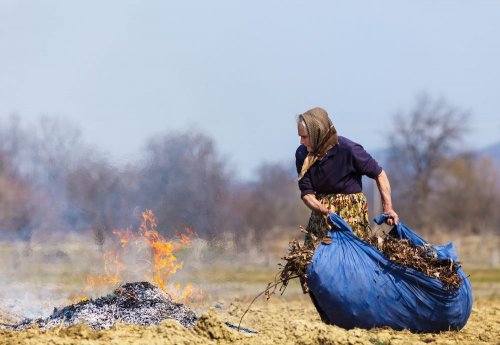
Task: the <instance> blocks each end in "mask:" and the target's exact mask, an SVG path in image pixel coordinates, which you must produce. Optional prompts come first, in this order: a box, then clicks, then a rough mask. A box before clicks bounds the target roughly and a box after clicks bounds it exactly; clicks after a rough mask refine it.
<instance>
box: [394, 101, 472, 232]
mask: <svg viewBox="0 0 500 345" xmlns="http://www.w3.org/2000/svg"><path fill="white" fill-rule="evenodd" d="M467 118H468V113H467V112H465V111H462V110H459V109H457V108H455V107H452V106H450V105H448V104H447V103H446V101H445V100H443V99H437V100H434V99H431V98H430V97H429V96H427V95H425V94H423V95H421V96H419V97H418V99H417V104H416V107H415V109H414V110H412V111H411V112H410V113H408V114H398V115H396V116H395V119H394V120H395V121H394V126H395V128H394V130H393V134H392V135H391V137H390V145H389V158H388V163H387V167H388V170H389V171H390V176H391V183H392V184H393V190H394V198H395V205H396V206H397V208H398V210H399V212H400V216H401V217H402V219H403V220H405V221H406V222H408V223H411V224H413V225H414V226H417V227H420V226H423V225H424V224H425V219H426V214H427V213H428V212H429V210H430V209H431V208H432V206H430V205H429V197H430V194H431V191H432V185H431V181H432V178H433V177H434V174H435V173H436V171H437V168H438V167H439V165H440V163H441V162H442V160H443V159H444V158H446V157H447V156H449V155H451V153H452V152H453V148H454V145H455V144H457V143H459V142H460V141H461V140H462V137H463V134H464V132H465V129H466V120H467Z"/></svg>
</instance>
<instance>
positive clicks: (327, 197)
mask: <svg viewBox="0 0 500 345" xmlns="http://www.w3.org/2000/svg"><path fill="white" fill-rule="evenodd" d="M316 198H317V199H318V200H319V201H320V202H321V203H322V204H323V205H324V206H325V207H327V208H330V209H331V211H332V212H333V213H336V214H338V215H339V216H340V217H341V218H342V219H344V220H345V221H346V222H347V224H349V226H350V227H351V228H352V230H353V231H354V234H355V235H356V236H358V237H359V238H361V239H364V238H366V237H367V236H368V235H369V233H368V232H369V230H368V229H369V222H368V203H367V201H366V196H365V195H364V194H363V193H356V194H318V195H317V196H316ZM306 230H307V231H308V232H310V233H312V234H314V235H315V236H316V237H319V238H323V237H325V236H326V235H327V234H328V230H330V226H329V225H328V224H327V222H326V216H324V215H322V214H317V213H315V212H312V213H311V217H310V218H309V223H308V224H307V228H306ZM305 242H306V243H310V242H311V237H310V236H309V235H306V240H305Z"/></svg>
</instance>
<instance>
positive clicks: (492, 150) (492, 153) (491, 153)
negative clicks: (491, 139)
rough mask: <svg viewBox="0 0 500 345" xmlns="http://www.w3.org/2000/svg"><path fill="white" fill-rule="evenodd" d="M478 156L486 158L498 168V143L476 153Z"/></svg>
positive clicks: (499, 149)
mask: <svg viewBox="0 0 500 345" xmlns="http://www.w3.org/2000/svg"><path fill="white" fill-rule="evenodd" d="M477 153H478V154H480V155H483V156H488V157H490V158H491V159H493V160H494V161H495V162H496V163H497V164H498V166H500V142H498V143H496V144H493V145H490V146H487V147H485V148H483V149H480V150H478V151H477Z"/></svg>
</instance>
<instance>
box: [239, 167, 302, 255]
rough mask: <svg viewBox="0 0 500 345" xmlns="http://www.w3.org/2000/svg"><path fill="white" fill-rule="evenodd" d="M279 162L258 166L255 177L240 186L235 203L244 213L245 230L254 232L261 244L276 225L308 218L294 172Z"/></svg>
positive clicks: (288, 225) (289, 224)
mask: <svg viewBox="0 0 500 345" xmlns="http://www.w3.org/2000/svg"><path fill="white" fill-rule="evenodd" d="M290 166H291V167H292V168H288V167H287V166H286V165H285V164H281V163H266V164H263V165H261V166H260V168H259V169H258V172H257V180H256V181H255V182H253V183H251V184H250V185H248V186H246V190H240V197H239V202H238V203H237V204H236V205H237V207H238V209H239V210H240V212H241V214H242V216H243V227H244V230H243V231H245V232H251V233H253V234H254V240H255V244H256V245H258V246H260V245H261V244H262V243H263V242H264V241H266V240H268V239H269V235H272V230H273V228H275V227H297V228H298V226H299V225H301V224H303V223H304V221H305V220H306V219H307V213H308V212H307V210H306V208H305V207H304V205H303V204H302V202H301V200H300V192H299V190H298V188H297V177H296V172H295V171H294V169H293V166H292V165H290Z"/></svg>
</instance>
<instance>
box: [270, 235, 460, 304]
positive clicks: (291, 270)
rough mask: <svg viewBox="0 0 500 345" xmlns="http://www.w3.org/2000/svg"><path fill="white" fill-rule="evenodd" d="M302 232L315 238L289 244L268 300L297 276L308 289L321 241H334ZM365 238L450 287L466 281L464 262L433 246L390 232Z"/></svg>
mask: <svg viewBox="0 0 500 345" xmlns="http://www.w3.org/2000/svg"><path fill="white" fill-rule="evenodd" d="M301 231H302V232H304V233H306V234H308V235H309V236H311V238H312V241H311V242H306V243H304V244H301V242H299V241H298V240H296V239H293V240H292V241H291V242H290V243H289V247H288V254H287V255H286V256H284V257H283V258H282V259H283V260H284V261H285V263H284V264H280V269H279V272H278V274H277V275H276V278H275V280H274V282H271V283H269V285H268V286H267V289H266V290H265V295H266V297H267V298H268V299H269V298H270V297H271V295H273V294H274V293H275V292H276V290H277V289H279V291H280V292H281V294H283V292H284V291H285V289H286V287H287V285H288V283H289V282H290V280H292V279H295V278H301V282H302V285H303V288H304V291H306V292H307V291H308V287H307V284H306V278H307V275H306V270H307V267H308V266H309V264H310V263H311V262H312V258H313V254H314V251H315V250H316V248H317V246H318V245H319V244H320V243H324V244H328V243H331V242H332V239H331V238H330V237H325V238H317V237H316V236H314V234H311V233H308V232H307V231H306V230H304V229H303V228H302V227H301ZM364 240H365V241H366V242H367V243H369V244H370V245H371V246H372V247H374V248H377V249H378V250H379V251H380V252H381V253H382V254H384V255H385V256H386V257H387V258H388V259H389V260H391V261H392V262H394V263H396V264H399V265H402V266H404V267H406V268H412V269H414V270H416V271H419V272H422V273H424V274H426V275H428V276H429V277H432V278H437V279H439V280H440V281H441V282H442V283H443V285H444V286H445V287H446V288H447V289H450V290H452V289H457V288H458V287H459V286H460V284H461V282H462V279H461V278H460V276H459V275H458V272H457V270H458V268H459V267H460V265H459V264H460V263H459V262H456V261H453V260H451V259H439V258H438V257H437V254H436V252H435V250H434V249H433V247H432V246H431V245H423V246H415V245H412V244H411V243H410V241H409V240H407V239H398V238H395V237H393V236H391V235H389V234H384V235H383V236H377V235H375V234H373V233H372V234H371V235H369V236H368V237H367V238H365V239H364Z"/></svg>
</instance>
